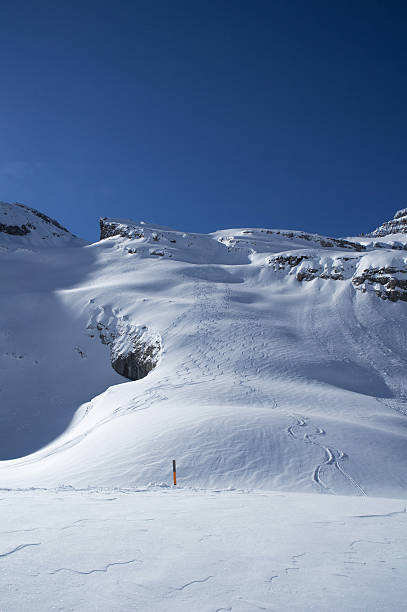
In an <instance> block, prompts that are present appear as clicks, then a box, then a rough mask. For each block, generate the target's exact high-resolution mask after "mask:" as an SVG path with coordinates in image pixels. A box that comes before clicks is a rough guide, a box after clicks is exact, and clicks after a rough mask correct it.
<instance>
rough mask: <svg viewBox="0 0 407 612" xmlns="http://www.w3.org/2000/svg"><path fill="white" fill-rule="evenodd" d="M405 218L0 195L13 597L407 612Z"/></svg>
mask: <svg viewBox="0 0 407 612" xmlns="http://www.w3.org/2000/svg"><path fill="white" fill-rule="evenodd" d="M402 213H403V214H402ZM405 221H406V218H405V215H404V211H399V213H397V214H396V217H395V221H393V222H387V223H385V224H383V225H382V226H380V228H378V229H377V230H376V231H375V232H373V233H372V234H370V235H366V236H360V237H348V238H346V239H337V238H329V237H324V236H319V235H316V234H306V233H305V232H301V231H294V230H276V229H253V228H245V229H232V230H224V231H219V232H215V233H213V234H208V235H203V234H190V233H184V232H182V231H176V230H172V229H170V228H165V227H160V226H156V225H151V224H148V223H143V222H139V223H135V222H133V221H130V220H120V219H102V220H101V238H102V239H101V240H100V241H99V242H97V243H94V244H87V243H85V242H84V241H82V240H80V239H78V238H76V237H74V236H72V234H70V233H69V232H68V230H66V229H65V228H62V226H60V225H59V224H58V222H55V221H54V220H52V219H50V218H48V217H46V216H44V215H41V213H38V211H34V210H33V209H29V208H27V207H24V206H21V205H10V204H0V257H1V258H2V265H1V267H0V283H1V285H0V286H1V288H2V297H1V299H2V315H3V316H2V318H1V321H0V339H1V345H0V346H1V349H0V400H1V409H0V425H1V428H0V459H1V461H0V488H1V491H0V493H1V494H0V498H1V499H0V508H2V509H3V514H2V519H3V527H2V538H1V541H2V549H1V550H0V564H2V566H3V567H2V573H1V577H2V580H3V581H4V582H3V587H2V589H1V593H3V596H2V599H0V610H1V611H2V612H9V611H12V612H14V611H17V610H22V609H27V601H28V600H30V602H31V603H30V606H29V608H30V609H31V610H103V611H112V610H133V609H134V610H153V611H155V610H163V611H164V610H177V611H179V610H181V611H183V610H188V611H189V610H205V611H206V610H208V611H209V610H211V611H213V612H215V611H218V612H220V611H221V610H233V612H236V611H239V612H241V611H246V610H247V611H249V610H250V611H251V610H257V609H265V610H321V611H322V610H327V609H331V610H369V611H370V610H395V609H400V610H401V609H404V608H403V606H404V607H405V601H406V595H407V592H406V590H407V587H406V586H405V579H404V580H403V573H404V576H405V569H406V567H405V563H406V558H407V557H406V556H405V554H404V550H405V540H406V529H405V525H406V514H405V502H404V500H405V498H406V491H407V453H406V444H407V430H406V424H407V421H406V416H407V380H406V365H407V304H406V302H407V233H406V231H405V228H406V225H405ZM112 366H113V367H112ZM173 459H176V461H177V467H178V482H179V484H180V485H181V486H180V488H179V489H178V490H174V489H171V488H168V489H167V488H166V486H169V485H170V484H171V479H172V473H171V468H172V460H173ZM149 483H163V486H161V487H157V486H155V485H153V486H150V487H149V488H148V487H147V485H148V484H149ZM164 485H166V486H164ZM146 487H147V488H146ZM228 489H229V490H228ZM249 491H252V492H251V493H249ZM321 493H324V494H327V495H320V494H321ZM338 496H340V497H338ZM345 496H347V497H345ZM379 498H381V499H379ZM61 502H62V503H61ZM150 519H151V524H150V523H149V520H150Z"/></svg>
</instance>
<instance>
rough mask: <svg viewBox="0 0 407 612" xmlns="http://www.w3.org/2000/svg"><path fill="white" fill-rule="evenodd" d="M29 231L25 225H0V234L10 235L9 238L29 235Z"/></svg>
mask: <svg viewBox="0 0 407 612" xmlns="http://www.w3.org/2000/svg"><path fill="white" fill-rule="evenodd" d="M30 231H31V230H30V229H29V228H28V227H27V226H26V225H25V224H23V225H5V224H4V223H0V232H3V233H4V234H10V236H25V235H26V234H29V233H30Z"/></svg>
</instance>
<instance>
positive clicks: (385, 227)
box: [372, 208, 407, 236]
mask: <svg viewBox="0 0 407 612" xmlns="http://www.w3.org/2000/svg"><path fill="white" fill-rule="evenodd" d="M389 234H407V208H403V209H402V210H398V211H397V212H396V214H395V215H394V219H391V221H386V223H382V225H380V226H379V227H378V228H376V229H375V230H374V232H372V236H388V235H389Z"/></svg>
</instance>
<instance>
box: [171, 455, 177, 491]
mask: <svg viewBox="0 0 407 612" xmlns="http://www.w3.org/2000/svg"><path fill="white" fill-rule="evenodd" d="M172 475H173V477H174V487H176V486H177V467H176V465H175V459H173V460H172Z"/></svg>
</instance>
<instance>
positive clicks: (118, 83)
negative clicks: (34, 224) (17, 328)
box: [0, 0, 407, 240]
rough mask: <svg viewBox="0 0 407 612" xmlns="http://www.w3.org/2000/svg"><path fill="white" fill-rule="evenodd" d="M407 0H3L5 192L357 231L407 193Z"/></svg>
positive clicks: (12, 197)
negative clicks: (401, 0) (405, 0)
mask: <svg viewBox="0 0 407 612" xmlns="http://www.w3.org/2000/svg"><path fill="white" fill-rule="evenodd" d="M406 20H407V3H406V2H396V1H391V0H387V1H386V2H384V1H380V2H376V1H375V0H368V1H364V2H360V1H359V2H358V1H357V0H352V1H347V0H337V1H335V0H332V1H329V2H327V1H326V0H324V1H320V2H319V1H314V0H303V1H300V0H282V1H280V0H266V1H264V2H263V1H262V0H248V1H247V2H240V1H238V0H225V1H223V0H205V1H200V0H186V1H185V2H184V1H179V0H168V1H161V0H143V1H138V0H133V1H130V2H127V1H124V0H122V1H120V0H119V1H117V0H116V1H108V2H104V1H103V0H98V1H95V2H93V1H88V0H81V1H79V0H72V1H69V2H68V0H61V1H57V2H56V1H55V0H52V1H49V2H48V1H42V0H36V1H35V2H33V1H32V0H29V1H19V0H13V1H12V0H4V1H3V2H2V6H1V16H0V85H1V94H0V109H1V112H0V199H2V200H6V201H20V202H23V203H26V204H28V205H31V206H34V207H35V208H39V209H40V210H42V211H44V212H46V213H48V214H50V215H52V216H54V217H56V218H57V219H59V220H60V221H61V222H62V223H64V224H66V225H67V226H68V227H69V228H70V229H71V230H72V231H74V232H75V233H76V234H78V235H81V236H83V237H85V238H88V239H91V240H94V239H96V238H97V236H98V217H99V216H110V217H130V218H133V219H136V220H146V221H153V222H157V223H159V224H161V225H170V226H173V227H176V228H179V229H184V230H189V231H202V232H207V231H213V230H216V229H220V228H222V227H223V228H225V227H240V226H260V227H280V228H288V227H289V228H293V229H304V230H309V231H316V232H319V233H324V234H332V235H347V234H351V233H358V232H361V231H368V230H370V229H372V228H374V227H375V226H376V225H377V224H378V223H379V222H381V221H382V220H385V219H387V218H389V217H392V216H393V213H394V211H395V210H396V209H397V208H402V207H404V206H406V205H407V123H406V109H407V70H406V66H407V27H406Z"/></svg>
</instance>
